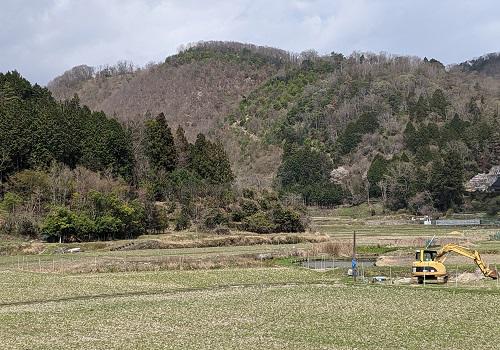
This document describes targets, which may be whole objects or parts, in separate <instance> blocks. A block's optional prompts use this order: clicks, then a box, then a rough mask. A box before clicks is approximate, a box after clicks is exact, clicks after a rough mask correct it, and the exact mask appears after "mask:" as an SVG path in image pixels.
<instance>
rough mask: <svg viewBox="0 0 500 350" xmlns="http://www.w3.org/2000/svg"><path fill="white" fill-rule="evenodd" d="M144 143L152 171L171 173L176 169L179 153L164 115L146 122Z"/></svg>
mask: <svg viewBox="0 0 500 350" xmlns="http://www.w3.org/2000/svg"><path fill="white" fill-rule="evenodd" d="M144 142H145V145H144V150H145V154H146V156H147V157H148V160H149V165H150V167H151V169H153V170H154V171H156V172H158V171H166V172H170V171H172V170H174V169H175V167H176V165H177V152H176V150H175V144H174V137H173V136H172V132H171V130H170V127H169V126H168V124H167V120H166V119H165V115H164V114H163V113H160V114H159V115H158V116H157V117H156V118H155V119H153V120H148V121H147V122H146V129H145V137H144Z"/></svg>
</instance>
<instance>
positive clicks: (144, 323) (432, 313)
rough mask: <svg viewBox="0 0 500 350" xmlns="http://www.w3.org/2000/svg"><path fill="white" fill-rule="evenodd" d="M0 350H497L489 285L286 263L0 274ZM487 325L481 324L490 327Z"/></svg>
mask: <svg viewBox="0 0 500 350" xmlns="http://www.w3.org/2000/svg"><path fill="white" fill-rule="evenodd" d="M0 283H1V288H0V334H1V339H0V342H1V345H2V347H1V348H2V349H5V350H10V349H260V348H266V349H284V348H290V349H299V348H300V349H354V348H358V349H403V348H404V349H428V348H444V349H470V348H478V349H498V344H499V343H500V333H498V332H497V331H492V329H494V328H495V326H494V325H498V324H500V313H498V312H497V310H498V309H499V308H500V289H499V288H497V287H496V286H495V284H488V285H486V286H485V287H484V288H482V289H479V288H449V287H443V288H436V287H426V288H423V287H422V286H418V287H415V286H376V285H351V284H348V283H345V282H341V281H340V280H339V279H338V278H337V277H335V275H333V274H329V273H318V272H314V271H310V270H305V269H298V268H254V269H224V270H217V271H206V270H198V271H162V272H137V273H114V274H113V273H111V274H81V275H60V274H51V273H46V274H43V273H42V274H40V273H27V272H15V271H5V272H1V273H0ZM492 327H493V328H492Z"/></svg>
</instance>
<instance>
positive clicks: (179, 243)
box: [115, 234, 330, 250]
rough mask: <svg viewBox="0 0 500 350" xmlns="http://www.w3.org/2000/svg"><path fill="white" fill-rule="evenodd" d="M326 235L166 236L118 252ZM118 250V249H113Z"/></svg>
mask: <svg viewBox="0 0 500 350" xmlns="http://www.w3.org/2000/svg"><path fill="white" fill-rule="evenodd" d="M329 240H330V237H329V236H327V235H315V234H270V235H263V234H262V235H255V234H236V235H230V236H207V237H202V238H198V239H196V238H190V239H184V240H179V239H178V237H175V238H174V239H171V238H170V237H169V236H168V235H166V236H164V237H161V238H159V239H144V240H136V241H133V242H132V243H133V244H130V245H127V246H123V248H122V249H120V250H138V249H140V250H142V249H179V248H207V247H227V246H252V245H261V244H269V245H279V244H299V243H320V242H327V241H329ZM116 248H119V247H115V249H116Z"/></svg>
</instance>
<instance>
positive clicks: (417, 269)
mask: <svg viewBox="0 0 500 350" xmlns="http://www.w3.org/2000/svg"><path fill="white" fill-rule="evenodd" d="M450 252H454V253H457V254H460V255H463V256H466V257H468V258H470V259H472V260H474V262H475V263H476V265H477V266H479V269H481V272H482V273H483V275H484V276H486V277H490V278H493V279H497V278H498V272H497V270H495V269H491V268H490V267H489V266H488V264H486V262H485V261H484V260H483V259H482V258H481V255H479V253H478V251H477V250H471V249H468V248H465V247H462V246H459V245H457V244H452V243H450V244H446V245H445V246H443V248H441V250H439V251H436V250H432V249H427V248H425V249H418V250H417V251H416V254H415V261H414V262H413V266H412V274H411V280H412V283H424V282H425V283H446V282H448V273H447V272H446V267H445V266H444V264H443V263H444V261H445V260H446V257H447V254H448V253H450Z"/></svg>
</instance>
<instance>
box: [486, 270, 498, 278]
mask: <svg viewBox="0 0 500 350" xmlns="http://www.w3.org/2000/svg"><path fill="white" fill-rule="evenodd" d="M488 276H489V277H491V278H493V279H494V280H496V279H498V271H497V270H494V269H492V270H491V271H490V273H489V275H488Z"/></svg>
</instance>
